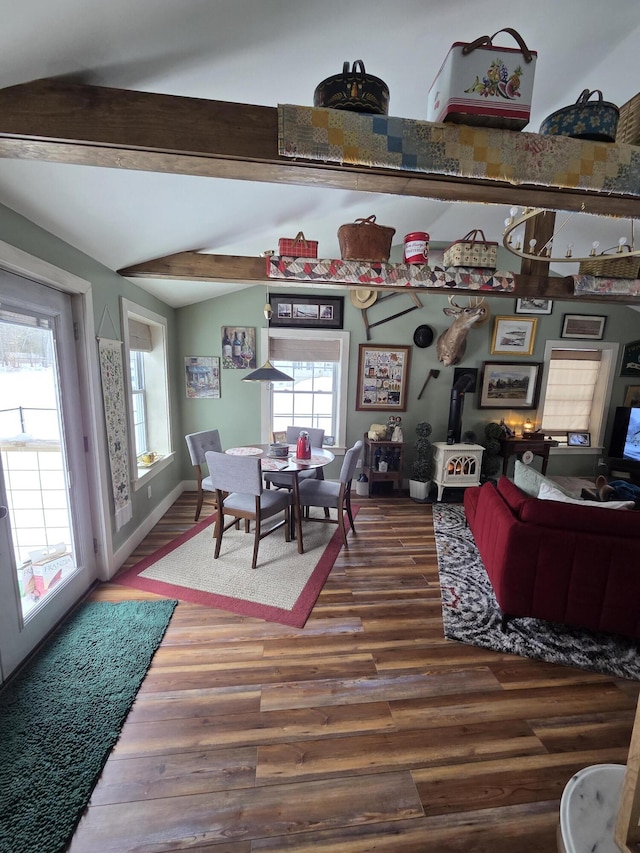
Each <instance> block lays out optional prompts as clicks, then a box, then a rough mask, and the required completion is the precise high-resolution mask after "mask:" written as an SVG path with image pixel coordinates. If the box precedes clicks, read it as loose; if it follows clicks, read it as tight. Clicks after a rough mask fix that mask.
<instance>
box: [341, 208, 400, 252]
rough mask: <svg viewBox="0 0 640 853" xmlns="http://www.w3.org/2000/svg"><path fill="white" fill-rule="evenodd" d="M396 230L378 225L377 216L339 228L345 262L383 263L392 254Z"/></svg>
mask: <svg viewBox="0 0 640 853" xmlns="http://www.w3.org/2000/svg"><path fill="white" fill-rule="evenodd" d="M395 233H396V229H395V228H389V227H388V226H387V225H378V224H376V218H375V216H368V217H367V218H366V219H356V221H355V222H350V223H349V224H347V225H341V226H340V228H338V244H339V245H340V257H341V258H342V260H343V261H383V262H384V263H386V262H387V261H388V260H389V255H390V254H391V240H392V239H393V235H394V234H395Z"/></svg>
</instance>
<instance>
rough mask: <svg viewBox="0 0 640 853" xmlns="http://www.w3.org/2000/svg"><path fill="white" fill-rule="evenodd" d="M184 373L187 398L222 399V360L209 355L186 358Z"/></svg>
mask: <svg viewBox="0 0 640 853" xmlns="http://www.w3.org/2000/svg"><path fill="white" fill-rule="evenodd" d="M184 373H185V383H186V391H187V397H189V399H192V400H195V399H197V398H202V397H206V398H209V399H210V400H219V399H220V359H219V358H216V357H215V356H208V355H192V356H189V355H188V356H185V359H184Z"/></svg>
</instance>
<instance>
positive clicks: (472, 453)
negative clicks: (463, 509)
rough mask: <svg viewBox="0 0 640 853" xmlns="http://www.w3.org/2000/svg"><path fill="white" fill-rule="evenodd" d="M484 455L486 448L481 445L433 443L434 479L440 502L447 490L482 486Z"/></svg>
mask: <svg viewBox="0 0 640 853" xmlns="http://www.w3.org/2000/svg"><path fill="white" fill-rule="evenodd" d="M483 453H484V447H482V445H480V444H447V443H446V442H445V441H435V442H434V443H433V463H434V467H435V473H434V475H433V479H434V482H435V483H436V485H437V486H438V500H442V492H443V491H444V489H446V488H449V487H452V488H458V489H460V488H467V487H468V486H479V485H480V469H481V467H482V454H483Z"/></svg>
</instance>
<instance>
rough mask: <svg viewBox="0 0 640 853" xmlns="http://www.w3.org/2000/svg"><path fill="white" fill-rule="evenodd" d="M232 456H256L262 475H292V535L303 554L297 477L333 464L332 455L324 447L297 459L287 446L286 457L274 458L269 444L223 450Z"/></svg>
mask: <svg viewBox="0 0 640 853" xmlns="http://www.w3.org/2000/svg"><path fill="white" fill-rule="evenodd" d="M225 453H229V454H230V455H232V456H258V457H260V467H261V468H262V471H263V472H264V473H267V472H268V473H276V472H277V473H279V474H292V475H293V476H292V477H291V491H292V504H293V515H294V531H293V532H294V535H295V537H296V541H297V543H298V553H299V554H304V542H303V538H302V508H301V507H300V490H299V483H298V475H299V474H300V472H301V471H311V470H313V469H320V470H321V469H322V468H324V466H325V465H328V464H329V463H330V462H333V460H334V459H335V456H334V454H333V453H332V452H331V451H330V450H325V448H324V447H312V448H311V458H310V459H298V457H297V456H296V445H295V444H290V445H289V453H288V455H287V456H286V457H284V456H282V457H281V456H275V455H274V454H272V453H271V445H270V444H248V445H242V446H240V447H229V448H227V450H225Z"/></svg>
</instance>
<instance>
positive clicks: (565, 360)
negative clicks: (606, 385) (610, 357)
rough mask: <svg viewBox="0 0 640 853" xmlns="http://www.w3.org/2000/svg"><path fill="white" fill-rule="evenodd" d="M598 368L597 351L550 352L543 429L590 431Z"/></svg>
mask: <svg viewBox="0 0 640 853" xmlns="http://www.w3.org/2000/svg"><path fill="white" fill-rule="evenodd" d="M599 371H600V350H559V349H558V350H556V349H554V350H553V351H552V353H551V361H550V364H549V377H548V379H547V393H546V397H545V401H544V411H543V413H542V428H543V430H544V431H545V432H547V433H550V434H554V433H561V432H568V431H578V432H579V431H583V432H584V431H586V432H588V431H589V430H590V421H591V410H592V407H593V397H594V392H595V388H596V383H597V381H598V374H599Z"/></svg>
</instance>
